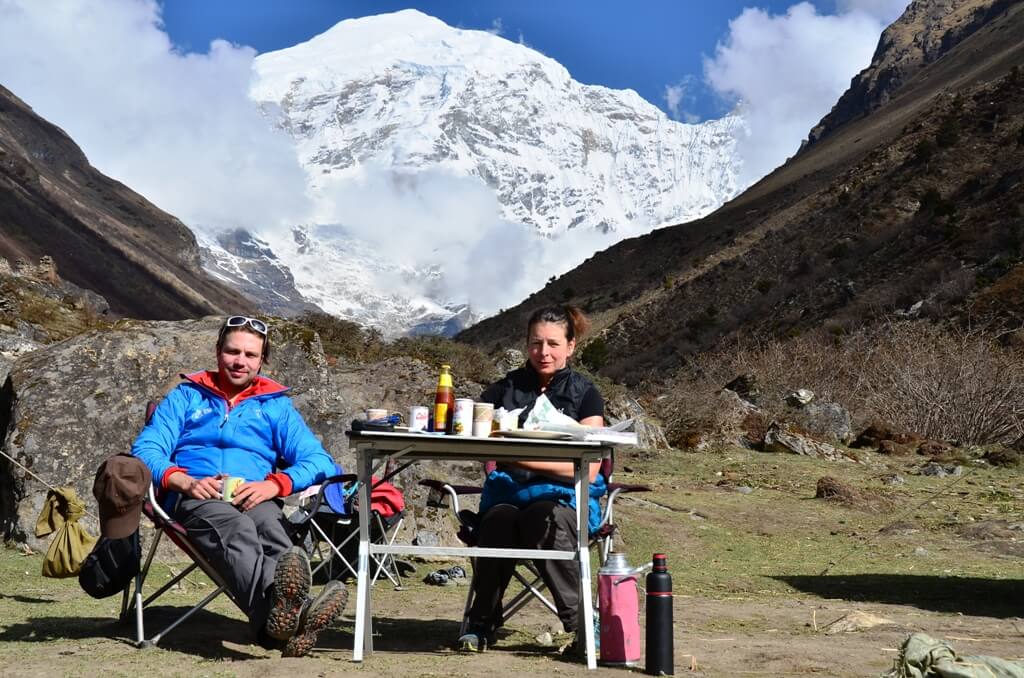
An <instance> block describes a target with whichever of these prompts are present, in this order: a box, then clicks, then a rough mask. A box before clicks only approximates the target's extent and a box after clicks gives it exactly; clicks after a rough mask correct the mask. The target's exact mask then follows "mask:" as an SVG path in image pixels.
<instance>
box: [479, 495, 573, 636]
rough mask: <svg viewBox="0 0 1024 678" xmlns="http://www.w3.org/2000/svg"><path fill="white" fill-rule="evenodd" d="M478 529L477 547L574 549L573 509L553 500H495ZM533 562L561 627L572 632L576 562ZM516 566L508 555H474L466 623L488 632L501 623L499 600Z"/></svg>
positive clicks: (500, 604)
mask: <svg viewBox="0 0 1024 678" xmlns="http://www.w3.org/2000/svg"><path fill="white" fill-rule="evenodd" d="M478 529H479V532H478V534H479V538H478V540H477V543H478V545H479V546H488V547H503V548H520V549H554V550H559V551H575V550H576V549H577V548H578V546H577V535H578V533H577V531H576V510H575V509H572V508H569V507H568V506H565V505H564V504H559V503H557V502H553V501H538V502H535V503H533V504H530V505H529V506H527V507H525V508H522V509H519V508H516V507H515V506H512V505H511V504H498V505H497V506H493V507H491V509H490V510H489V511H487V513H485V514H484V516H483V518H482V519H481V522H480V527H479V528H478ZM533 563H534V565H535V566H536V567H537V571H538V572H539V573H540V576H541V578H542V579H543V580H544V583H545V584H547V587H548V589H549V590H550V591H551V597H552V600H553V602H554V603H555V608H556V609H557V610H558V618H559V619H561V621H562V627H563V628H564V629H565V630H566V631H568V632H574V631H575V630H576V628H577V619H576V618H577V616H578V615H577V612H578V611H577V606H578V604H579V589H580V572H579V565H578V564H577V563H576V561H574V560H534V561H533ZM515 565H516V561H515V560H514V559H512V558H477V559H476V564H475V566H474V572H473V588H474V596H473V606H472V607H471V608H470V610H469V626H470V628H475V629H482V630H483V631H485V632H488V633H489V632H491V631H493V630H494V629H495V628H497V627H499V626H501V625H502V623H503V622H504V620H503V619H502V618H501V606H502V603H501V600H502V597H503V596H504V595H505V589H506V588H507V587H508V583H509V581H510V580H511V579H512V572H513V571H514V569H515Z"/></svg>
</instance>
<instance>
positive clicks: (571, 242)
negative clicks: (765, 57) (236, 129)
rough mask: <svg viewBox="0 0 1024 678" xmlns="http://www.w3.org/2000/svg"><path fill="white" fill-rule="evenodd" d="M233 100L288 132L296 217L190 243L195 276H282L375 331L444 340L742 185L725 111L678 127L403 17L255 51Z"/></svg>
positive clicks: (632, 97) (519, 50)
mask: <svg viewBox="0 0 1024 678" xmlns="http://www.w3.org/2000/svg"><path fill="white" fill-rule="evenodd" d="M250 96H251V98H252V99H253V100H254V102H255V103H256V105H257V106H259V109H260V110H261V111H262V113H263V114H264V116H265V117H266V119H267V121H268V124H271V125H273V126H276V127H278V128H280V129H282V130H284V131H285V132H286V133H287V134H288V135H290V137H291V138H292V139H293V141H294V144H295V149H296V154H297V157H298V160H299V162H300V164H301V165H302V167H303V168H304V170H305V172H306V176H307V178H308V185H307V190H308V197H309V199H310V200H311V201H312V204H313V205H314V208H313V216H312V218H311V222H310V223H307V224H295V225H293V226H292V227H291V228H289V229H276V230H272V229H263V230H261V229H259V228H257V227H253V228H252V229H250V230H251V235H252V237H253V238H255V239H256V240H257V241H259V242H260V243H263V244H265V245H266V246H267V248H269V250H270V251H271V252H270V253H269V254H268V253H267V252H263V250H262V249H261V248H259V247H257V248H249V250H251V251H249V252H248V253H245V252H243V253H242V254H239V253H238V252H239V251H241V250H239V249H238V248H235V251H233V252H229V251H227V250H226V249H225V248H223V247H222V246H221V245H220V244H219V243H218V239H217V238H213V237H206V238H204V239H203V245H204V247H205V248H206V250H207V254H206V256H205V257H204V262H205V265H206V266H207V268H208V269H209V270H211V272H213V273H215V274H218V273H219V274H221V275H223V274H224V272H225V271H227V270H235V271H236V272H237V270H238V269H239V267H240V266H241V264H240V263H239V261H238V257H240V256H241V257H245V256H250V257H255V259H257V260H260V259H262V260H263V261H264V263H266V264H267V265H272V266H274V267H276V268H280V267H281V266H285V267H287V269H288V270H289V271H290V273H291V275H292V276H293V281H292V282H293V286H294V289H293V290H290V291H289V292H287V294H286V296H289V297H293V296H295V292H297V293H298V294H299V295H301V298H302V300H300V304H301V303H305V302H311V303H313V304H316V305H317V306H319V307H320V308H322V309H324V310H325V311H327V312H329V313H332V314H335V315H338V316H340V317H344V318H348V319H352V320H356V321H358V322H361V323H364V324H366V325H370V326H374V327H377V328H378V329H380V330H381V331H382V332H383V333H384V334H385V335H390V336H393V335H397V334H404V333H410V332H411V333H415V332H418V331H424V330H423V328H438V327H441V328H444V329H443V330H442V331H445V332H450V331H451V330H452V329H453V328H454V329H457V328H458V326H459V325H460V324H461V323H464V322H472V321H474V320H475V319H478V318H479V317H480V316H481V314H489V313H493V312H495V311H496V310H498V309H499V308H500V307H502V306H507V305H512V304H515V303H518V301H520V300H521V299H522V298H523V297H525V296H526V295H528V294H529V293H530V292H532V291H534V290H536V289H538V288H539V287H541V286H542V285H543V284H544V282H545V280H547V279H549V278H550V277H551V276H552V275H559V274H561V273H563V272H565V271H566V270H569V269H571V268H572V267H574V266H576V265H578V264H579V263H580V262H582V261H583V260H584V259H586V258H587V257H589V256H590V255H592V254H593V253H594V252H595V251H597V250H598V249H602V248H604V247H607V246H609V245H611V244H613V243H614V242H616V241H617V240H620V239H622V238H624V237H630V236H633V235H639V234H641V233H644V232H647V231H649V230H651V229H653V228H657V227H660V226H664V225H669V224H678V223H683V222H687V221H690V220H693V219H697V218H700V217H702V216H705V215H706V214H709V213H710V212H712V211H714V210H715V209H716V208H718V207H719V206H720V205H721V204H722V203H723V202H725V201H727V200H728V199H730V198H731V197H733V196H735V195H736V194H738V193H739V192H740V190H741V189H742V188H744V186H741V185H740V183H739V182H740V179H739V176H740V159H739V156H738V154H737V150H736V138H737V135H738V134H741V133H743V132H744V131H745V129H746V128H745V123H744V121H743V118H742V117H741V116H740V115H738V114H729V115H726V116H724V117H723V118H720V119H717V120H709V121H706V122H703V123H698V124H686V123H681V122H677V121H675V120H672V119H670V118H669V117H668V116H667V115H665V113H664V112H663V111H661V110H660V109H658V108H657V107H655V106H654V105H652V104H651V103H649V102H647V101H645V100H644V99H642V98H641V97H640V96H639V95H638V94H637V93H636V92H634V91H632V90H613V89H609V88H606V87H601V86H596V85H587V84H583V83H580V82H577V81H575V80H574V79H573V78H572V77H571V75H570V74H569V72H568V71H567V70H566V69H565V68H564V67H563V66H562V65H561V64H559V63H557V62H556V61H554V60H552V59H550V58H548V57H546V56H544V55H543V54H541V53H539V52H538V51H536V50H534V49H531V48H530V47H528V46H525V45H522V44H519V43H516V42H512V41H509V40H507V39H505V38H503V37H501V36H499V35H495V34H492V33H489V32H486V31H479V30H465V29H460V28H454V27H451V26H448V25H447V24H445V23H444V22H442V21H440V20H438V19H435V18H433V17H430V16H427V15H425V14H423V13H421V12H418V11H416V10H404V11H401V12H395V13H392V14H383V15H378V16H371V17H364V18H359V19H351V20H346V21H342V22H340V23H338V24H337V25H335V26H334V27H332V28H330V29H329V30H327V31H326V32H324V33H322V34H320V35H317V36H315V37H314V38H312V39H310V40H309V41H307V42H304V43H301V44H299V45H295V46H293V47H289V48H287V49H283V50H279V51H275V52H268V53H265V54H261V55H259V56H257V57H256V59H255V61H254V64H253V81H252V86H251V90H250ZM249 265H250V266H251V265H252V264H251V262H250V264H249ZM276 277H278V278H279V277H280V276H276ZM282 294H284V293H282ZM279 296H280V295H279ZM467 305H468V309H467ZM448 321H452V322H448Z"/></svg>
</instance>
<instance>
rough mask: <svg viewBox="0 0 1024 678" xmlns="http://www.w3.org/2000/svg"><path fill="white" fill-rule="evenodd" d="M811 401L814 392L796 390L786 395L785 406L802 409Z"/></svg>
mask: <svg viewBox="0 0 1024 678" xmlns="http://www.w3.org/2000/svg"><path fill="white" fill-rule="evenodd" d="M812 400H814V391H810V390H808V389H806V388H798V389H797V390H795V391H792V392H791V393H788V394H786V404H788V405H792V406H793V407H803V406H804V405H806V404H807V403H809V402H811V401H812Z"/></svg>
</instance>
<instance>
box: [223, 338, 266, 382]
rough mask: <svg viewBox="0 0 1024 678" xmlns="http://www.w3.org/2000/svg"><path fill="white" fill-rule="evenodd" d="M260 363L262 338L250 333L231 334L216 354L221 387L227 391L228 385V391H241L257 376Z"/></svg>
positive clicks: (261, 360)
mask: <svg viewBox="0 0 1024 678" xmlns="http://www.w3.org/2000/svg"><path fill="white" fill-rule="evenodd" d="M262 362H263V337H261V336H259V335H257V334H253V333H251V332H231V333H230V334H228V335H227V336H225V337H224V343H223V344H222V345H221V347H220V350H219V351H218V352H217V370H218V371H219V372H220V378H221V386H222V387H224V388H225V390H228V388H227V387H228V385H229V384H230V387H231V389H230V390H233V391H234V392H235V393H237V392H238V391H241V390H242V389H244V388H246V387H247V386H248V385H249V384H251V383H252V380H253V379H255V378H256V375H257V374H259V371H260V365H261V364H262ZM231 395H233V394H231Z"/></svg>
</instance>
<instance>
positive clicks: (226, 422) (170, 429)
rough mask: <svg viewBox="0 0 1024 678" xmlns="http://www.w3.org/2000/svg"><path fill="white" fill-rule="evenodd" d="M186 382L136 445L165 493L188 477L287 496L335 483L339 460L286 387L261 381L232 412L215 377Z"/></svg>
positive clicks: (209, 374)
mask: <svg viewBox="0 0 1024 678" xmlns="http://www.w3.org/2000/svg"><path fill="white" fill-rule="evenodd" d="M182 378H183V379H185V382H184V383H182V384H179V385H178V386H177V387H176V388H175V389H174V390H172V391H171V392H170V393H168V394H167V396H166V397H165V398H164V399H163V400H162V401H161V402H160V405H159V406H158V407H157V408H156V411H155V412H154V413H153V417H152V419H151V420H150V421H149V423H148V424H147V425H146V427H145V428H144V429H143V430H142V432H141V433H140V434H139V436H138V438H136V439H135V443H134V445H132V454H133V455H134V456H136V457H138V458H139V459H141V460H142V461H143V462H144V463H145V464H146V466H148V467H149V470H150V471H151V472H152V474H153V480H154V482H157V483H158V484H159V485H160V486H161V487H164V488H166V487H167V485H166V482H167V478H168V476H170V475H171V474H172V473H174V472H175V471H185V472H186V473H188V474H189V475H191V476H192V477H194V478H205V477H210V476H216V475H217V474H224V475H228V476H238V477H241V478H244V479H245V480H247V481H252V480H272V481H274V482H275V483H276V484H277V485H278V488H279V490H280V495H281V496H286V495H289V494H291V493H292V492H294V491H299V490H303V489H305V488H307V487H309V486H310V485H313V484H315V483H318V482H321V481H323V480H324V479H325V478H327V477H328V476H331V475H333V473H334V460H333V459H332V458H331V456H330V455H329V454H328V453H327V451H326V450H324V447H323V445H322V444H321V443H320V441H319V440H318V439H317V437H316V436H315V435H314V434H313V432H312V431H310V429H309V427H308V426H307V425H306V422H305V421H303V419H302V416H301V415H300V414H299V413H298V411H297V410H296V409H295V406H294V405H293V404H292V401H291V398H289V397H288V396H287V395H286V393H287V391H288V389H287V388H285V387H284V386H282V385H281V384H279V383H277V382H276V381H274V380H272V379H268V378H266V377H263V376H258V377H257V378H256V380H254V382H253V384H252V385H250V387H249V388H248V389H246V390H245V391H244V392H243V393H242V394H240V397H239V398H238V400H237V402H236V403H235V404H234V405H230V404H229V402H228V400H227V398H226V397H225V396H224V394H223V393H222V392H221V391H220V389H219V388H218V387H217V383H216V378H217V374H216V373H215V372H196V373H194V374H190V375H182ZM275 469H280V472H276V471H275Z"/></svg>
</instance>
